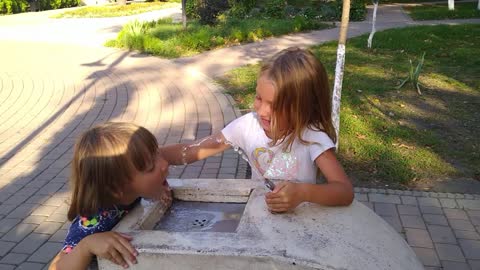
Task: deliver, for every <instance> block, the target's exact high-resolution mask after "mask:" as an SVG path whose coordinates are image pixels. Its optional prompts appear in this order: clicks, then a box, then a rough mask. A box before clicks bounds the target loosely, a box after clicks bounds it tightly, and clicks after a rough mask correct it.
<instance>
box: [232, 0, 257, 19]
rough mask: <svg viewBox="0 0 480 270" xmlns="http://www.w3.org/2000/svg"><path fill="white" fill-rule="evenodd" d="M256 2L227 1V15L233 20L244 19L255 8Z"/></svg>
mask: <svg viewBox="0 0 480 270" xmlns="http://www.w3.org/2000/svg"><path fill="white" fill-rule="evenodd" d="M256 4H257V1H256V0H229V5H230V8H229V10H228V12H227V15H228V16H230V17H234V18H245V17H246V16H247V15H248V14H249V13H250V11H251V10H252V9H253V8H255V6H256Z"/></svg>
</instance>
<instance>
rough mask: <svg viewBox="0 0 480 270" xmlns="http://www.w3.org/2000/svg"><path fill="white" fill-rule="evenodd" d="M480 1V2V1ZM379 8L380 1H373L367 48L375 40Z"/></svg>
mask: <svg viewBox="0 0 480 270" xmlns="http://www.w3.org/2000/svg"><path fill="white" fill-rule="evenodd" d="M478 1H480V0H478ZM377 8H378V0H374V1H373V19H372V32H370V36H368V43H367V47H368V48H372V40H373V35H375V31H376V28H375V22H376V21H377Z"/></svg>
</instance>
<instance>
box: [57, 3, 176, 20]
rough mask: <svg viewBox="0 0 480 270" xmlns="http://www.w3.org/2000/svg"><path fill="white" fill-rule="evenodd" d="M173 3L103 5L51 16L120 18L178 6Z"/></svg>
mask: <svg viewBox="0 0 480 270" xmlns="http://www.w3.org/2000/svg"><path fill="white" fill-rule="evenodd" d="M178 5H179V4H178V3H175V2H174V1H170V2H145V3H131V4H128V5H116V4H112V5H105V6H89V7H82V8H79V9H75V10H69V11H66V12H63V13H60V14H56V15H55V16H52V18H104V17H120V16H129V15H135V14H140V13H144V12H148V11H153V10H159V9H164V8H171V7H175V6H178Z"/></svg>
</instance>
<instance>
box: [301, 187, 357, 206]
mask: <svg viewBox="0 0 480 270" xmlns="http://www.w3.org/2000/svg"><path fill="white" fill-rule="evenodd" d="M299 185H300V188H301V192H302V194H304V195H303V201H305V202H311V203H317V204H320V205H325V206H346V205H350V204H351V203H352V201H353V197H354V195H353V187H352V185H351V184H349V183H348V184H347V183H341V182H331V183H327V184H305V183H302V184H299Z"/></svg>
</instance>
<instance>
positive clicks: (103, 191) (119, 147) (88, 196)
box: [68, 122, 158, 220]
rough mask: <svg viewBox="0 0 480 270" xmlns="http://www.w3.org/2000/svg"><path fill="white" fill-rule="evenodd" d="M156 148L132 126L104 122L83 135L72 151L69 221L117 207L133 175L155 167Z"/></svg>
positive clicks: (144, 132)
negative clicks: (79, 216) (102, 209)
mask: <svg viewBox="0 0 480 270" xmlns="http://www.w3.org/2000/svg"><path fill="white" fill-rule="evenodd" d="M157 149H158V144H157V140H156V139H155V136H153V134H152V133H150V132H149V131H148V130H147V129H145V128H143V127H139V126H136V125H134V124H131V123H118V122H117V123H104V124H101V125H98V126H95V127H93V128H91V129H89V130H87V131H86V132H85V133H83V134H82V135H81V137H80V138H79V139H78V140H77V142H76V144H75V149H74V155H73V162H72V171H71V178H70V184H71V188H72V199H71V204H70V208H69V210H68V219H69V220H73V219H74V218H75V217H76V216H77V215H81V216H91V215H94V214H96V213H97V211H98V210H99V209H100V208H107V207H112V206H114V205H115V204H117V203H118V200H119V198H118V197H119V195H120V194H122V193H123V192H128V190H125V187H126V186H127V183H128V182H129V181H131V180H132V178H133V177H134V174H135V173H136V172H143V171H145V170H146V169H148V168H149V167H150V166H152V165H153V164H154V162H155V153H156V151H157Z"/></svg>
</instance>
